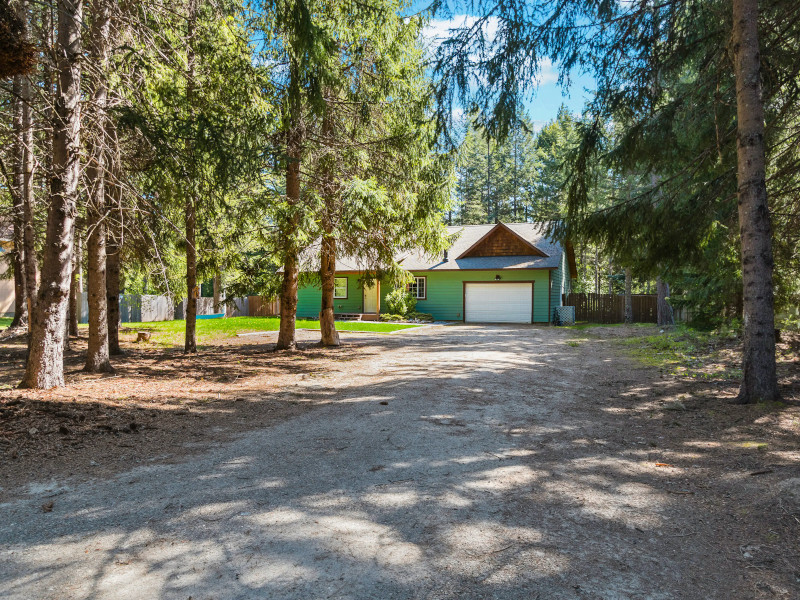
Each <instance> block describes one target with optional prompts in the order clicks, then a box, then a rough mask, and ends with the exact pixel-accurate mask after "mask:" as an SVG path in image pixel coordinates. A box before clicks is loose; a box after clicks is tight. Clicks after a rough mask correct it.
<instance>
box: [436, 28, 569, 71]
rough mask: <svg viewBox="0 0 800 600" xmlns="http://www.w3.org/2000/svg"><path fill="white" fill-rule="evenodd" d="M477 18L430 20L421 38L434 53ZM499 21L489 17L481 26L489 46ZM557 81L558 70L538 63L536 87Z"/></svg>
mask: <svg viewBox="0 0 800 600" xmlns="http://www.w3.org/2000/svg"><path fill="white" fill-rule="evenodd" d="M478 19H479V17H476V16H474V15H454V16H453V17H452V18H450V19H432V20H431V21H430V23H428V25H427V26H426V27H425V29H424V30H423V31H422V37H423V39H425V41H426V42H427V44H428V47H429V51H430V52H434V51H435V50H436V48H437V47H438V46H439V44H441V43H442V41H444V40H446V39H447V38H449V37H451V36H452V35H453V33H454V31H453V30H457V29H462V28H464V27H472V26H473V25H475V23H476V22H477V21H478ZM498 26H499V21H498V19H497V17H489V18H488V19H487V20H486V22H485V23H484V25H483V29H484V35H486V39H487V41H488V42H489V44H491V43H492V42H493V41H494V38H495V36H496V35H497V29H498ZM557 81H558V69H557V68H556V66H555V65H554V64H553V61H551V60H550V59H549V58H543V59H542V60H540V61H539V74H538V76H537V77H536V83H537V84H538V85H547V84H551V83H556V82H557Z"/></svg>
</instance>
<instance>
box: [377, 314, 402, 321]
mask: <svg viewBox="0 0 800 600" xmlns="http://www.w3.org/2000/svg"><path fill="white" fill-rule="evenodd" d="M380 319H381V321H405V320H406V319H405V317H404V316H403V315H393V314H391V313H381V317H380Z"/></svg>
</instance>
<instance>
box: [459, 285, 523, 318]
mask: <svg viewBox="0 0 800 600" xmlns="http://www.w3.org/2000/svg"><path fill="white" fill-rule="evenodd" d="M532 310H533V284H532V283H502V282H492V283H467V284H465V290H464V316H465V319H464V320H465V321H468V322H470V321H471V322H477V323H530V322H531V313H532Z"/></svg>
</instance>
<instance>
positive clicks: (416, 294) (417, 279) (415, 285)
mask: <svg viewBox="0 0 800 600" xmlns="http://www.w3.org/2000/svg"><path fill="white" fill-rule="evenodd" d="M420 279H422V280H423V281H424V283H423V289H424V291H425V293H424V294H423V295H422V296H420V295H419V280H420ZM414 288H415V291H416V293H415V294H414V298H415V299H416V300H427V298H428V278H427V277H425V276H414Z"/></svg>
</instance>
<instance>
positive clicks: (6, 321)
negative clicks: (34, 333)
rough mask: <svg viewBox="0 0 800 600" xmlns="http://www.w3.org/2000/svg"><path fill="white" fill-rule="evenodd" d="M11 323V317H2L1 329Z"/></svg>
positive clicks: (0, 319)
mask: <svg viewBox="0 0 800 600" xmlns="http://www.w3.org/2000/svg"><path fill="white" fill-rule="evenodd" d="M9 325H11V317H0V329H5V328H6V327H8V326H9Z"/></svg>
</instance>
